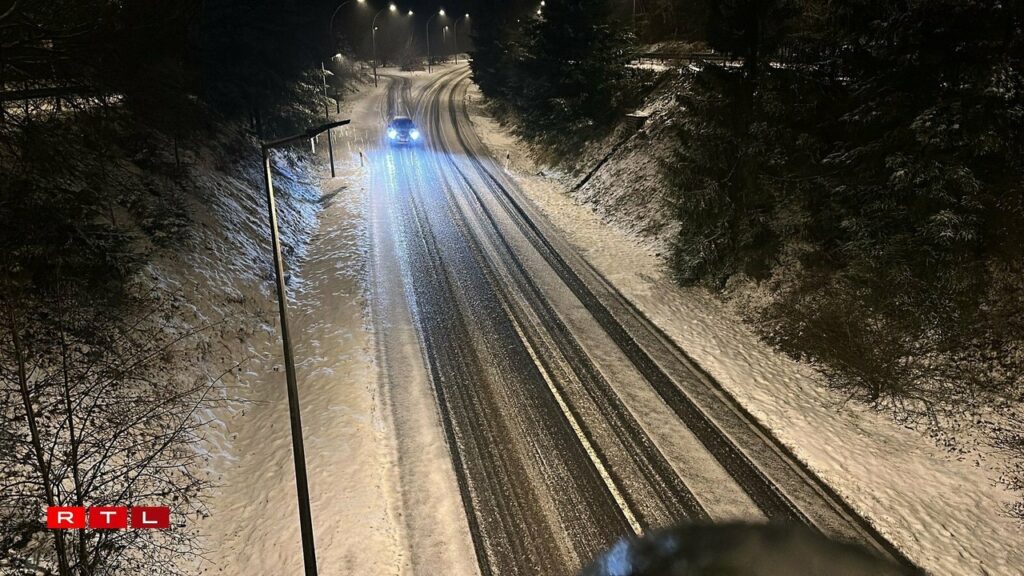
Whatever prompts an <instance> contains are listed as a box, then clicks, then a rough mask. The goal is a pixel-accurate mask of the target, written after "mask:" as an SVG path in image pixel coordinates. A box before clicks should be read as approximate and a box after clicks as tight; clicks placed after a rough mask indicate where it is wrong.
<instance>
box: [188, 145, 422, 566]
mask: <svg viewBox="0 0 1024 576" xmlns="http://www.w3.org/2000/svg"><path fill="white" fill-rule="evenodd" d="M343 130H344V129H343ZM320 140H321V147H320V150H319V151H318V152H319V156H320V159H321V160H323V161H324V163H323V166H322V171H321V176H322V178H323V179H322V181H321V182H320V189H321V194H322V198H321V200H322V206H318V208H322V210H319V211H316V212H314V214H315V215H316V216H317V217H318V218H317V219H316V220H313V221H305V222H296V221H291V222H288V221H285V222H283V223H282V228H283V229H284V228H287V227H288V226H289V225H304V226H307V228H309V229H310V230H315V232H313V235H312V238H311V239H310V241H309V247H308V250H305V251H303V250H295V249H293V250H288V249H287V248H286V256H285V259H286V262H289V263H290V274H291V282H290V286H291V287H292V288H293V294H292V299H291V308H290V313H291V318H290V320H291V323H292V331H293V338H294V339H295V353H296V357H297V358H298V359H299V362H298V365H297V370H298V374H299V382H300V397H301V402H302V408H303V411H302V418H303V427H304V432H305V441H306V455H307V466H308V470H309V485H310V492H311V499H312V510H313V518H314V528H315V534H316V544H317V550H318V563H319V566H320V573H321V574H356V573H364V574H365V573H374V574H395V573H399V572H400V568H399V566H400V564H401V562H402V552H401V547H402V546H401V544H400V540H401V535H400V534H399V531H398V528H397V526H398V522H397V521H396V511H395V510H394V509H393V508H392V503H393V502H394V501H395V494H394V490H395V485H396V483H395V478H394V477H393V475H394V473H393V466H392V465H391V453H390V450H389V449H388V446H389V436H390V428H389V425H388V418H387V417H386V416H385V415H383V414H382V413H381V410H380V402H379V399H378V398H377V390H378V381H377V367H376V365H375V362H374V354H375V343H374V340H373V336H372V333H371V332H370V330H369V328H368V326H369V324H368V320H367V316H366V302H365V293H364V292H365V281H364V280H365V273H366V265H367V255H368V252H367V242H368V241H367V228H366V218H365V210H366V199H367V190H366V188H365V187H364V186H363V180H364V177H365V174H364V173H363V172H362V170H361V169H360V162H359V157H358V152H357V151H356V150H355V149H354V148H353V147H352V146H351V145H350V144H351V142H350V138H349V137H348V135H346V134H344V133H341V134H337V135H336V141H337V150H336V151H337V167H338V174H339V177H338V178H335V179H331V178H330V177H329V176H330V173H329V169H328V168H327V165H326V150H325V149H323V146H322V145H325V144H326V138H325V137H322V138H321V139H320ZM255 208H261V207H260V206H257V207H255ZM259 214H261V215H262V214H265V209H263V210H262V211H260V212H259ZM261 248H263V249H265V250H266V249H269V246H262V247H261ZM226 261H227V260H226ZM264 288H269V285H267V284H266V283H265V285H264ZM261 296H262V297H263V298H265V299H266V301H268V302H270V303H271V304H272V303H273V302H274V301H275V298H276V297H275V295H274V294H273V292H265V293H263V294H262V295H261ZM268 312H270V313H269V314H268V315H267V316H266V322H267V324H266V325H265V326H264V330H263V331H262V332H261V333H257V334H253V335H250V337H248V338H246V339H245V346H244V352H245V353H246V354H248V355H249V356H251V357H252V360H251V361H250V362H248V363H247V364H246V365H245V367H244V369H243V372H242V373H241V374H240V375H239V377H238V383H237V384H238V386H237V388H236V389H234V390H233V391H232V398H231V399H232V400H233V401H232V402H231V403H230V404H229V405H228V406H229V407H228V408H226V409H223V410H218V411H217V412H216V413H214V414H212V416H214V417H215V418H216V419H217V421H216V425H215V426H214V427H213V429H211V433H210V435H209V440H210V450H211V454H212V461H211V464H210V473H211V476H212V477H213V479H214V481H216V482H218V483H219V485H220V488H219V489H218V490H216V491H215V492H214V494H212V497H211V499H210V503H209V506H210V515H209V517H208V518H206V519H205V521H204V522H203V523H202V528H203V532H204V536H205V539H204V542H205V547H206V548H207V550H208V552H207V559H206V561H204V562H202V563H201V565H200V566H198V567H197V568H195V570H196V572H197V573H216V574H238V575H242V574H298V573H301V571H302V553H301V548H300V537H299V533H298V512H297V508H296V504H295V501H296V497H295V484H294V468H293V464H292V450H291V440H290V434H289V420H288V403H287V397H286V392H285V385H284V372H283V363H282V356H281V344H280V339H279V335H278V333H277V331H276V330H275V328H276V324H277V322H276V314H274V313H273V311H268ZM236 344H237V343H236Z"/></svg>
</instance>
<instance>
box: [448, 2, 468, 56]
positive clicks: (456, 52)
mask: <svg viewBox="0 0 1024 576" xmlns="http://www.w3.org/2000/svg"><path fill="white" fill-rule="evenodd" d="M466 18H469V14H468V13H467V14H466V15H465V16H463V17H461V18H459V19H458V20H456V21H455V24H454V25H453V26H454V27H455V29H454V30H453V31H452V33H453V35H454V36H455V63H456V64H458V63H459V20H465V19H466Z"/></svg>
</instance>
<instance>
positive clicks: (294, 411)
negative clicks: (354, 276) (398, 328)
mask: <svg viewBox="0 0 1024 576" xmlns="http://www.w3.org/2000/svg"><path fill="white" fill-rule="evenodd" d="M348 123H349V121H348V120H340V121H338V122H331V123H328V124H324V125H322V126H318V127H316V128H313V129H311V130H307V131H306V132H304V133H302V134H298V135H295V136H289V137H287V138H281V139H279V140H274V141H271V142H263V143H262V144H261V145H260V150H261V152H262V153H263V181H264V184H265V185H266V189H267V208H268V211H269V216H270V242H271V246H272V248H273V250H274V274H275V276H276V279H277V305H278V312H279V313H280V315H281V342H282V344H283V345H284V371H285V381H286V383H287V386H288V415H289V418H290V421H291V435H292V457H293V458H294V460H295V490H296V492H297V494H298V500H299V530H300V532H301V534H302V562H303V567H304V568H305V574H306V576H317V570H316V547H315V546H314V543H313V514H312V512H311V510H310V506H309V481H308V479H307V475H306V450H305V447H304V444H303V441H302V418H301V411H300V410H299V385H298V382H297V379H296V377H295V354H294V352H293V351H292V338H291V332H289V330H288V290H287V287H286V286H285V283H284V261H283V259H282V258H281V236H280V233H279V232H278V227H277V203H276V201H275V198H274V184H273V180H272V176H271V171H270V151H271V150H273V149H274V148H280V147H283V146H287V145H289V144H292V143H295V142H299V141H301V140H309V139H312V138H314V137H316V136H317V135H318V134H320V133H321V132H324V131H327V132H330V130H331V129H332V128H337V127H338V126H344V125H346V124H348Z"/></svg>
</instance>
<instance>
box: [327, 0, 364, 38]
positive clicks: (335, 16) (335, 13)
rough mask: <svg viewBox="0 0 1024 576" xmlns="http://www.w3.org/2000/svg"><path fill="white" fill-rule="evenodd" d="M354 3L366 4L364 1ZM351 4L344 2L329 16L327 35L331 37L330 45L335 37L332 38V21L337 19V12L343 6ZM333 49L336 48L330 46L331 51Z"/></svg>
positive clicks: (358, 0)
mask: <svg viewBox="0 0 1024 576" xmlns="http://www.w3.org/2000/svg"><path fill="white" fill-rule="evenodd" d="M356 2H358V3H360V4H366V0H356ZM351 3H352V0H345V1H344V2H342V3H341V4H338V7H337V8H335V9H334V12H333V13H332V14H331V19H330V20H329V21H328V23H327V33H328V34H330V35H331V42H332V43H333V42H334V38H335V36H334V19H335V18H337V17H338V12H341V9H342V8H344V7H345V6H348V5H349V4H351ZM335 48H336V47H335V46H331V49H332V50H334V49H335Z"/></svg>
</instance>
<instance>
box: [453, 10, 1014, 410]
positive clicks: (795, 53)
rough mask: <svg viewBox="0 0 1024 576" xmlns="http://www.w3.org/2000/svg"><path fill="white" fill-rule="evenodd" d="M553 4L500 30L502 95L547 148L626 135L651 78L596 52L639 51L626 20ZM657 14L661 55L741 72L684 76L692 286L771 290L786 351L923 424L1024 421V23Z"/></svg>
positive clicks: (496, 60)
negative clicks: (677, 43)
mask: <svg viewBox="0 0 1024 576" xmlns="http://www.w3.org/2000/svg"><path fill="white" fill-rule="evenodd" d="M546 4H547V6H546V7H545V8H544V16H543V17H532V18H531V17H529V16H528V13H529V12H528V11H529V7H528V6H525V5H524V6H523V7H522V8H520V9H519V10H518V11H516V9H515V8H514V7H508V8H506V9H505V10H504V12H502V11H495V12H494V13H492V14H491V15H490V18H489V19H488V23H487V24H488V25H487V26H486V27H485V26H483V25H482V23H479V22H478V24H481V25H478V26H477V28H476V29H475V32H476V35H477V36H476V45H477V52H476V54H475V55H474V57H475V61H474V63H473V64H474V73H475V76H476V78H477V80H478V82H479V83H480V86H481V88H482V89H483V90H484V92H485V93H487V94H488V95H489V96H491V97H493V98H495V99H497V100H499V101H500V102H502V103H503V104H504V105H506V106H508V107H511V108H512V109H514V110H515V111H517V112H519V113H520V114H521V115H522V117H523V118H524V119H525V121H526V122H528V123H529V126H528V127H526V128H525V129H523V130H522V132H523V134H524V135H526V136H533V132H534V130H535V129H536V130H538V131H543V135H542V136H540V137H539V139H540V140H543V138H544V137H547V138H554V137H561V136H562V135H564V134H568V135H569V136H570V137H571V136H572V135H573V134H578V133H582V134H584V135H590V134H593V133H594V132H595V130H594V128H595V127H602V126H603V127H604V129H608V128H610V127H611V126H612V125H613V124H614V123H615V122H616V118H618V117H620V115H621V113H622V112H624V111H626V110H627V108H626V105H627V104H628V102H627V101H626V100H624V99H623V97H622V94H628V91H623V90H622V85H621V81H622V78H623V75H624V71H623V68H624V67H625V64H626V62H627V61H628V60H629V57H628V56H623V55H622V54H621V53H620V52H619V51H620V50H622V47H621V46H622V44H621V43H618V37H617V36H615V35H614V34H612V33H611V32H606V33H605V34H604V35H602V34H601V33H600V32H595V31H594V30H598V31H600V30H605V31H607V30H621V29H623V24H624V23H628V21H623V20H622V17H623V12H622V10H621V8H622V6H621V3H615V2H612V3H609V2H604V1H602V0H574V1H562V2H559V1H556V0H551V1H548V2H547V3H546ZM644 4H645V5H646V7H647V13H646V14H645V15H644V16H643V17H642V18H641V22H642V24H643V25H644V26H647V27H645V28H641V29H640V30H639V31H638V36H640V37H641V38H643V39H644V41H645V42H657V41H661V40H670V39H680V40H686V41H691V42H704V43H706V46H707V47H708V48H710V49H713V50H715V51H717V52H719V53H721V54H724V55H727V56H729V57H730V61H728V62H725V63H717V64H712V63H705V64H701V65H699V66H698V67H697V70H686V69H684V70H683V72H682V76H681V77H680V72H679V71H670V72H668V73H666V74H669V75H672V77H673V78H677V79H678V80H674V82H675V84H674V85H675V86H676V87H677V88H676V96H677V101H678V103H679V106H678V112H677V117H676V118H675V119H674V123H675V125H676V126H678V130H677V138H678V140H677V142H676V143H675V150H676V152H675V153H674V155H673V157H672V159H671V160H670V161H667V162H666V163H665V165H664V174H665V176H666V177H667V178H668V181H669V182H671V185H672V188H673V190H672V197H673V198H674V204H675V206H676V209H677V214H678V218H679V219H680V221H681V224H682V226H681V231H680V233H679V235H678V237H677V238H676V241H675V249H674V255H673V258H672V265H673V268H674V271H675V273H676V275H677V277H678V278H679V279H680V281H682V282H684V283H687V284H693V283H700V284H704V285H707V286H710V287H712V288H715V289H729V288H731V287H733V286H739V285H740V284H742V283H743V282H750V281H752V282H754V283H755V284H757V285H759V286H760V287H761V288H763V289H766V290H765V291H766V292H767V293H768V294H770V295H771V297H770V299H769V302H767V303H766V302H761V303H759V304H758V305H756V306H752V307H751V314H752V316H754V317H756V320H757V322H758V324H759V325H760V326H762V327H764V333H765V335H766V336H767V337H768V338H769V339H770V340H772V341H773V342H775V343H776V344H779V345H781V346H783V347H784V348H785V349H786V350H789V351H790V352H792V353H794V354H796V355H799V356H802V357H805V358H808V359H810V360H813V361H816V362H818V363H820V364H821V365H823V366H824V367H825V368H826V370H827V371H828V372H829V373H830V374H831V376H832V377H833V381H834V382H836V383H838V384H841V385H843V386H849V387H850V389H851V390H852V391H855V392H856V393H859V394H862V395H863V397H865V398H866V399H868V400H869V401H872V402H875V403H879V404H885V405H889V406H895V407H897V408H899V409H900V411H901V413H902V414H905V415H913V414H922V413H927V414H933V412H932V411H931V408H933V407H934V406H936V405H942V404H944V403H945V404H946V405H949V404H952V405H954V406H964V405H969V404H973V403H974V402H975V400H976V399H977V398H978V397H979V396H983V395H985V394H993V395H994V397H995V398H1000V399H1004V400H1013V399H1014V398H1017V399H1019V393H1020V392H1019V391H1020V384H1021V376H1022V374H1024V321H1022V319H1024V232H1022V230H1024V195H1022V186H1024V164H1022V163H1024V76H1022V70H1024V67H1022V64H1024V62H1022V59H1024V44H1022V41H1024V2H1019V1H1014V0H1009V1H1005V0H999V1H997V0H908V1H904V2H887V1H881V0H852V1H846V2H826V1H820V0H666V1H664V2H646V3H644ZM653 5H657V6H658V7H659V10H658V12H657V13H658V14H659V15H661V16H665V15H673V14H674V15H675V16H673V17H674V18H679V19H681V20H682V19H684V18H685V19H686V21H685V22H680V23H679V25H678V26H674V25H673V22H671V21H666V20H665V19H664V18H662V19H661V20H660V21H657V22H655V20H654V19H652V18H651V16H652V9H651V8H652V6H653ZM608 6H612V8H607V7H608ZM610 10H611V11H610ZM574 11H575V12H583V13H586V16H583V15H580V14H577V13H575V12H574ZM568 12H574V16H575V17H573V18H562V14H563V13H568ZM684 14H688V15H689V16H687V17H684V16H683V15H684ZM524 18H528V19H529V22H528V23H524ZM583 22H586V24H583ZM694 23H699V26H695V24H694ZM579 26H587V27H588V30H587V31H583V32H581V31H579V30H578V29H577V28H578V27H579ZM626 29H627V30H628V26H627V27H626ZM552 39H553V40H554V41H551V40H552ZM626 40H628V38H627V39H626ZM590 43H593V48H592V49H591V46H590V45H589V44H590ZM570 91H571V92H572V93H573V94H575V96H569V92H570ZM611 92H615V93H611ZM537 102H540V106H539V107H538V108H537V110H536V111H531V110H530V108H531V107H533V106H534V104H535V103H537ZM537 114H540V115H542V116H541V118H539V119H538V117H537V116H536V115H537ZM544 115H550V116H557V118H547V117H545V116H544ZM552 130H557V131H559V132H560V133H561V134H557V135H556V134H554V133H553V132H552ZM577 131H579V132H577ZM597 132H598V133H600V130H598V131H597ZM989 397H990V398H991V397H993V396H989Z"/></svg>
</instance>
